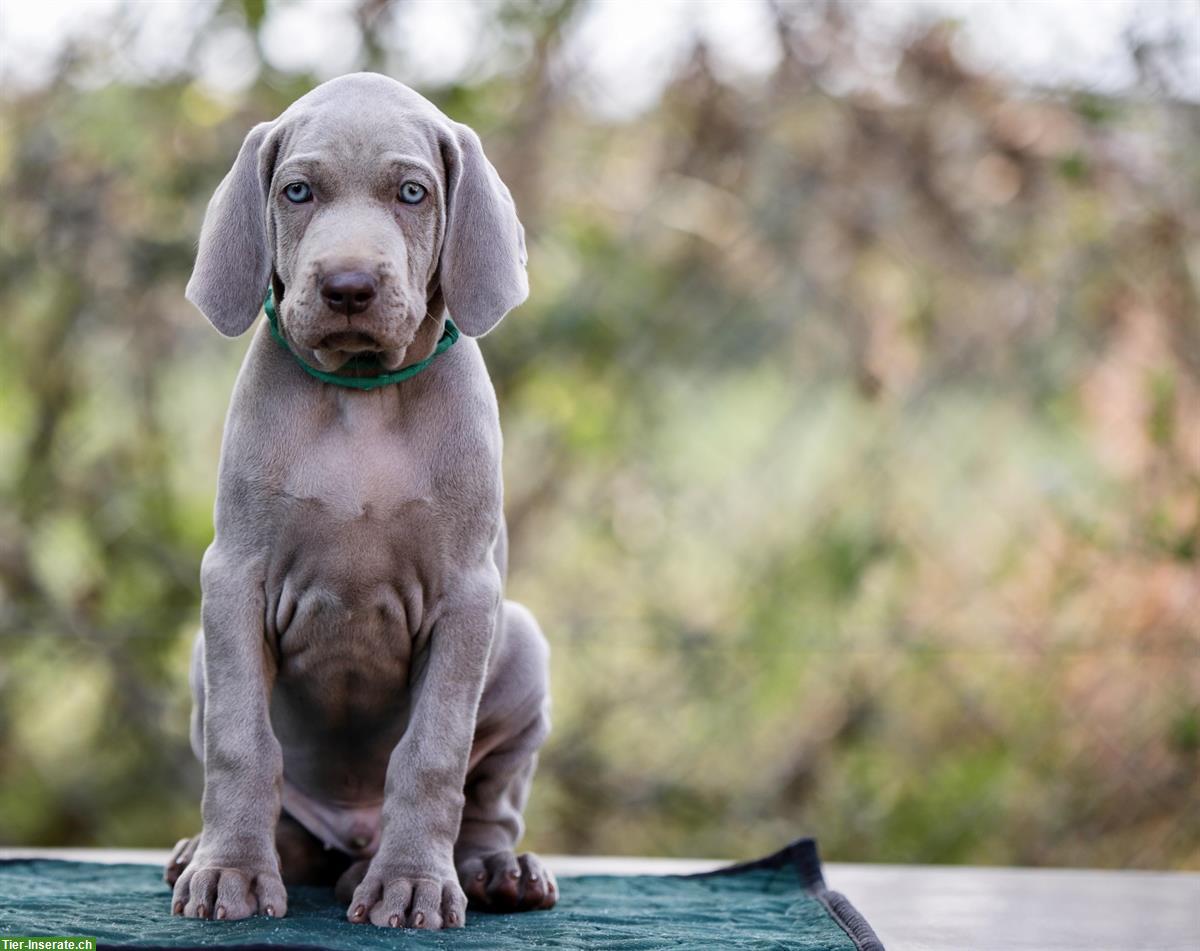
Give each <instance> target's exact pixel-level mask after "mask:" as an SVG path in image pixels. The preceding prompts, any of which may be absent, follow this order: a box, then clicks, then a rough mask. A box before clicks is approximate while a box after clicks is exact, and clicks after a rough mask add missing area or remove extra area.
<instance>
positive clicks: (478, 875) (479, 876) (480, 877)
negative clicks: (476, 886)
mask: <svg viewBox="0 0 1200 951" xmlns="http://www.w3.org/2000/svg"><path fill="white" fill-rule="evenodd" d="M485 878H487V872H476V873H475V881H477V882H482V881H483V880H484V879H485Z"/></svg>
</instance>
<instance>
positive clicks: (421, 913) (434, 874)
mask: <svg viewBox="0 0 1200 951" xmlns="http://www.w3.org/2000/svg"><path fill="white" fill-rule="evenodd" d="M346 917H347V918H349V920H350V921H351V922H353V923H354V924H361V923H362V922H365V921H369V922H371V924H373V925H379V926H380V927H381V928H402V927H403V928H424V929H426V930H429V931H436V930H438V929H439V928H461V927H462V926H463V925H464V923H465V922H466V918H467V896H466V895H464V894H463V890H462V888H461V887H459V884H458V878H457V877H456V876H455V874H454V870H453V869H452V868H447V869H445V870H442V869H439V868H436V867H435V868H432V869H428V870H425V869H415V868H413V867H411V866H394V865H391V864H389V863H386V862H381V861H379V858H378V856H377V857H376V859H375V860H374V861H372V862H371V865H370V867H369V868H368V869H367V874H366V875H365V876H364V877H363V880H362V883H361V884H360V885H359V886H358V888H356V889H355V890H354V897H352V898H351V899H350V908H349V911H348V912H347V913H346Z"/></svg>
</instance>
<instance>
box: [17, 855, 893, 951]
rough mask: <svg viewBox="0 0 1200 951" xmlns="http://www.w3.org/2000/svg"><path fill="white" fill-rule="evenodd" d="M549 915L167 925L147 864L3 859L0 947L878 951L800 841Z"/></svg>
mask: <svg viewBox="0 0 1200 951" xmlns="http://www.w3.org/2000/svg"><path fill="white" fill-rule="evenodd" d="M559 884H560V886H561V889H560V890H561V899H560V901H559V903H558V906H557V907H556V908H554V909H553V910H552V911H541V912H527V913H525V914H518V915H488V914H478V913H474V912H472V913H470V914H469V915H468V921H467V926H466V928H464V929H458V930H453V931H442V932H416V931H405V930H393V929H385V928H375V927H373V926H370V925H352V924H350V923H349V922H347V921H346V912H345V909H344V908H343V907H341V906H340V905H338V904H336V903H335V902H334V899H333V893H332V890H329V889H319V888H297V887H293V888H291V889H289V890H288V894H289V912H288V915H287V917H286V918H283V919H281V920H278V921H277V920H274V919H269V918H265V917H261V916H260V917H255V918H249V919H246V920H244V921H232V922H227V921H201V920H189V919H184V918H178V917H171V916H170V915H169V914H168V911H169V898H170V889H169V888H168V887H167V886H166V885H165V884H164V883H163V881H162V876H161V871H160V870H159V869H157V868H155V867H153V866H146V865H98V864H93V863H85V862H60V861H51V860H44V859H31V860H21V859H18V860H10V861H6V862H0V938H5V937H13V936H31V935H54V936H60V935H61V936H67V935H71V936H90V937H95V938H97V939H98V940H99V944H100V947H104V948H107V947H131V948H132V947H136V948H176V949H177V948H201V947H203V948H239V947H240V948H251V947H253V948H272V949H275V948H288V947H290V948H327V949H333V951H342V949H345V951H352V949H353V951H360V949H365V951H371V949H384V948H389V949H390V948H455V949H469V951H476V949H478V951H504V949H508V948H611V949H621V951H650V949H670V951H683V949H691V948H719V949H727V951H740V949H750V948H771V949H804V951H817V949H820V951H881V948H882V946H881V945H880V944H879V943H878V940H877V939H876V938H875V936H874V935H873V934H872V932H871V929H870V928H869V927H868V926H867V924H866V922H865V921H864V920H863V919H862V917H861V916H860V915H858V913H857V912H856V911H855V910H854V908H853V907H851V906H850V904H849V902H847V901H846V900H845V899H844V898H843V897H842V896H840V895H838V894H837V893H836V892H830V891H827V890H826V889H825V887H824V882H823V881H822V879H821V870H820V862H819V860H818V858H817V852H816V846H815V844H814V843H813V841H812V840H811V839H802V840H799V841H797V842H794V843H792V844H791V845H790V846H788V847H787V848H786V849H784V850H782V851H781V852H778V853H776V854H775V855H772V856H769V857H768V858H765V859H762V860H760V861H758V862H751V863H745V864H743V865H739V866H733V867H731V868H729V869H724V870H722V871H720V872H715V873H711V874H708V875H697V876H649V875H637V876H617V875H589V876H583V877H579V878H565V879H562V880H561V881H560V883H559Z"/></svg>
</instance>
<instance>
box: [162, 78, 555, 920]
mask: <svg viewBox="0 0 1200 951" xmlns="http://www.w3.org/2000/svg"><path fill="white" fill-rule="evenodd" d="M268 288H270V289H271V291H272V294H273V299H274V302H275V308H276V312H277V315H278V321H277V324H276V325H275V326H274V327H271V328H268V327H267V325H265V324H264V325H261V326H260V327H259V328H258V332H257V333H256V335H255V337H254V340H253V342H252V343H251V345H250V349H249V352H248V353H247V355H246V360H245V363H244V364H243V366H242V369H241V373H240V374H239V375H238V379H237V385H236V387H235V390H234V394H233V402H232V404H231V406H230V409H229V417H228V420H227V422H226V426H225V436H224V443H223V447H222V451H221V467H220V474H219V485H218V492H217V505H216V513H215V523H216V526H215V527H216V531H215V538H214V541H213V543H212V545H211V547H210V548H209V549H208V551H207V553H206V554H205V556H204V562H203V566H202V568H201V585H202V588H203V594H204V598H203V611H202V619H203V630H202V632H201V633H200V635H199V636H198V637H197V640H196V648H195V652H194V654H193V663H192V675H191V683H192V691H193V694H194V699H195V708H194V712H193V718H192V734H191V737H192V746H193V748H194V749H195V751H196V754H197V756H199V757H200V758H201V760H202V761H203V763H204V800H203V806H202V813H203V823H204V824H203V830H202V831H201V832H200V834H199V835H198V836H196V837H195V838H192V839H187V840H184V841H183V842H180V843H179V845H178V846H177V847H176V850H175V853H174V855H173V856H172V859H171V862H170V864H169V865H168V867H167V880H168V882H172V883H173V884H174V889H175V890H174V897H173V899H172V910H173V912H174V913H175V914H182V915H186V916H188V917H200V918H207V917H213V918H226V919H235V918H244V917H246V916H248V915H252V914H254V913H255V912H256V911H257V912H261V913H263V914H266V915H273V916H277V917H278V916H282V915H284V914H285V913H286V912H287V893H286V891H285V889H284V883H285V882H287V883H289V884H291V883H310V882H311V883H319V882H327V883H330V884H333V883H336V885H337V889H338V893H339V896H340V898H341V899H342V900H344V901H347V902H348V912H347V914H348V917H349V919H350V920H351V921H353V922H366V921H369V922H371V923H373V924H376V925H383V926H391V927H398V926H408V927H415V928H441V927H461V926H462V924H463V922H464V920H465V917H466V906H467V899H468V897H469V898H470V900H471V902H472V905H473V906H476V907H481V908H486V909H491V910H502V911H515V910H525V909H533V908H549V907H550V906H552V905H553V904H554V902H555V899H556V897H557V889H556V887H555V883H554V879H553V877H552V876H551V874H550V873H549V871H548V870H547V869H546V868H545V867H544V866H543V865H542V863H541V862H540V861H539V860H538V859H537V857H536V856H534V855H532V854H524V855H520V856H518V855H515V854H514V850H515V847H516V845H517V842H518V840H519V839H520V838H521V834H522V831H523V823H522V818H521V813H522V810H523V808H524V806H525V801H526V797H527V795H528V791H529V784H530V781H531V778H532V775H533V771H534V766H535V763H536V759H537V750H538V748H539V747H540V746H541V744H542V742H543V740H544V739H545V737H546V734H547V732H548V730H549V720H548V716H547V706H548V699H547V697H548V695H547V647H546V642H545V639H544V638H543V636H542V633H541V631H540V630H539V629H538V626H537V622H536V621H535V620H534V619H533V617H532V616H531V615H530V613H529V612H528V611H527V610H525V609H524V608H523V607H521V606H520V605H518V604H515V603H513V602H511V601H504V600H502V589H503V583H504V575H505V565H506V554H507V553H506V536H505V527H504V518H503V513H502V498H501V496H502V488H501V479H500V442H501V441H500V426H499V419H498V415H497V410H496V397H495V393H494V391H493V389H492V385H491V381H490V380H489V378H488V374H487V370H486V369H485V367H484V364H483V360H482V358H481V356H480V352H479V347H478V345H477V344H476V343H475V341H474V339H472V338H474V337H479V336H481V335H483V334H485V333H487V332H488V331H489V330H490V329H491V328H492V327H494V326H495V325H496V323H497V322H498V321H499V320H500V319H501V317H503V316H504V314H505V313H506V312H507V311H508V310H510V309H511V308H512V307H515V306H516V305H517V304H519V303H521V302H522V301H523V300H524V299H525V297H526V295H527V293H528V284H527V280H526V276H525V241H524V231H523V229H522V227H521V224H520V222H519V221H518V220H517V215H516V210H515V209H514V207H513V203H512V198H511V197H510V195H509V192H508V189H507V188H505V186H504V184H503V183H502V182H501V181H500V179H499V177H498V176H497V175H496V171H495V169H494V168H492V166H491V164H490V163H489V162H488V160H487V159H486V158H485V157H484V154H483V151H482V149H481V147H480V144H479V139H478V137H477V136H476V135H475V133H474V132H472V131H471V130H470V129H468V128H467V127H466V126H463V125H460V124H458V123H455V122H452V121H450V120H449V119H447V118H446V117H445V116H444V115H443V114H442V113H441V112H439V111H438V110H437V109H436V108H435V107H434V106H433V105H432V104H431V103H430V102H428V101H427V100H425V99H423V98H422V97H421V96H419V95H417V94H416V93H415V92H413V91H412V90H410V89H408V88H407V87H405V86H402V85H401V84H400V83H397V82H394V81H393V80H391V79H388V78H386V77H384V76H379V75H375V74H369V73H360V74H356V75H352V76H344V77H341V78H339V79H335V80H333V81H331V82H328V83H325V84H324V85H322V86H319V87H318V88H316V89H314V90H313V91H312V92H310V93H309V94H308V95H306V96H304V97H303V98H302V99H300V100H298V101H297V102H296V103H294V104H293V105H292V106H291V107H290V108H289V109H287V111H286V112H284V113H283V115H281V116H280V117H279V118H278V119H276V120H275V121H274V122H266V123H263V124H261V125H258V126H256V127H255V128H254V129H253V130H251V132H250V134H249V135H247V137H246V140H245V142H244V144H243V145H242V148H241V151H240V152H239V153H238V157H237V160H236V161H235V163H234V165H233V168H232V169H231V170H230V172H229V174H228V175H227V176H226V177H225V180H224V181H223V182H222V183H221V185H220V186H219V187H218V189H217V191H216V194H215V195H214V196H213V198H212V201H211V203H210V204H209V206H208V212H207V214H206V216H205V219H204V227H203V230H202V232H201V235H200V247H199V251H198V254H197V258H196V266H195V271H194V273H193V275H192V279H191V281H190V282H189V284H188V287H187V296H188V299H189V300H191V301H192V302H193V303H194V304H195V305H196V306H197V307H198V308H199V309H200V310H201V311H202V312H203V313H204V315H205V316H206V317H208V319H209V320H210V321H211V322H212V323H213V324H214V325H215V326H216V328H217V329H218V330H220V331H221V332H222V333H224V334H226V335H229V336H233V335H237V334H241V333H243V332H244V331H246V330H247V329H248V328H249V327H250V325H251V324H252V323H253V322H254V320H255V318H256V317H257V315H258V313H259V310H260V308H261V306H262V304H263V299H264V296H265V295H266V293H267V291H268ZM447 311H449V314H450V315H451V317H452V320H449V321H448V320H447ZM455 324H457V328H458V329H460V330H461V333H462V339H461V340H459V341H458V342H457V344H456V345H453V346H450V344H453V343H454V342H455V340H456V339H457V329H455V327H454V325H455ZM380 383H384V384H385V385H376V384H380Z"/></svg>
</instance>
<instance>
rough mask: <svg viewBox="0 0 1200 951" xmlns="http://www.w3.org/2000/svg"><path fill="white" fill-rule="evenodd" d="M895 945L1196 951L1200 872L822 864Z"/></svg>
mask: <svg viewBox="0 0 1200 951" xmlns="http://www.w3.org/2000/svg"><path fill="white" fill-rule="evenodd" d="M167 855H168V850H166V849H36V848H28V849H24V848H0V859H9V858H55V859H67V860H72V861H79V862H135V863H147V864H153V865H162V864H163V863H165V862H166V860H167ZM544 858H545V860H546V862H547V863H548V864H549V865H550V867H551V868H552V869H554V871H555V872H556V873H557V874H558V875H560V876H564V877H570V876H574V875H679V874H687V873H690V872H704V871H708V870H710V869H713V868H717V867H719V866H721V865H725V864H728V863H727V862H725V861H721V860H717V859H657V858H628V857H623V856H568V855H549V856H544ZM825 879H826V882H827V883H828V885H829V887H830V888H832V889H834V890H835V891H839V892H842V893H843V894H844V895H845V896H846V897H847V898H849V899H850V901H851V902H852V903H853V904H854V906H855V907H856V908H858V910H859V911H860V912H862V914H863V916H864V917H865V918H866V919H867V921H869V922H870V923H871V926H872V927H873V928H874V929H875V932H876V933H877V934H878V935H879V938H880V940H881V941H882V942H883V943H884V945H885V946H886V947H887V948H888V949H889V951H968V949H969V951H1197V949H1198V948H1200V938H1198V937H1197V936H1200V872H1114V871H1095V870H1088V869H1019V868H975V867H969V866H936V865H850V864H843V863H839V862H830V863H827V864H826V865H825Z"/></svg>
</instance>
